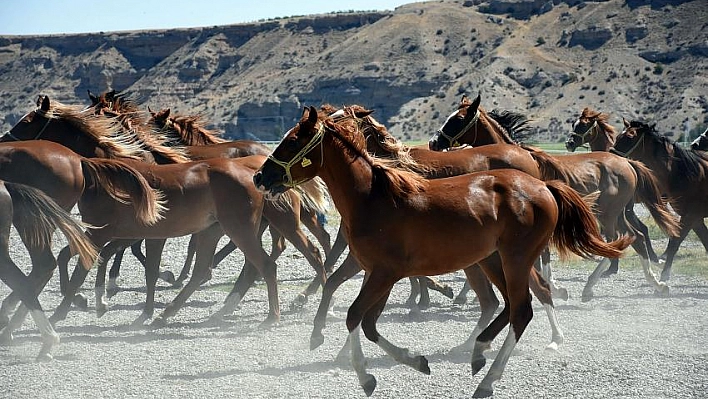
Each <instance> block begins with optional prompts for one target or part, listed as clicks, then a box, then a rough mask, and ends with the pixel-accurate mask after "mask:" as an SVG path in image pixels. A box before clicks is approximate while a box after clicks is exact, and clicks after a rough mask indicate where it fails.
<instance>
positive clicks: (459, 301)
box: [452, 295, 467, 305]
mask: <svg viewBox="0 0 708 399" xmlns="http://www.w3.org/2000/svg"><path fill="white" fill-rule="evenodd" d="M452 303H454V304H455V305H464V304H466V303H467V297H466V296H464V295H458V296H456V297H455V299H454V300H453V301H452Z"/></svg>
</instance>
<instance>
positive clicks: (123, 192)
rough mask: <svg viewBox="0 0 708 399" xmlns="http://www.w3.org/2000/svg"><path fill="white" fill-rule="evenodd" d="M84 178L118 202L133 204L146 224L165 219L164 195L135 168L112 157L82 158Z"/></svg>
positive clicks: (138, 215) (140, 218)
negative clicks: (163, 217) (163, 215)
mask: <svg viewBox="0 0 708 399" xmlns="http://www.w3.org/2000/svg"><path fill="white" fill-rule="evenodd" d="M81 166H82V167H83V171H84V178H85V179H86V180H87V181H88V182H89V184H87V187H89V186H90V183H93V185H94V186H95V187H96V188H98V187H100V188H102V189H103V190H105V192H106V193H108V195H110V196H111V197H113V198H114V199H115V200H116V201H119V202H122V203H125V204H128V203H131V204H133V208H134V209H135V213H136V215H137V217H138V220H140V221H141V222H142V223H144V224H145V225H152V224H155V223H157V222H158V221H159V220H160V219H162V214H163V213H164V212H165V210H166V208H165V205H164V200H163V195H162V193H161V192H160V191H159V190H155V189H153V188H152V187H150V184H148V182H147V180H145V178H144V177H143V176H142V175H141V174H140V172H138V171H137V170H135V169H134V168H132V167H130V166H128V165H126V164H125V163H123V162H120V161H117V160H112V159H100V158H84V159H82V160H81Z"/></svg>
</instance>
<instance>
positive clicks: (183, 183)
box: [9, 97, 326, 325]
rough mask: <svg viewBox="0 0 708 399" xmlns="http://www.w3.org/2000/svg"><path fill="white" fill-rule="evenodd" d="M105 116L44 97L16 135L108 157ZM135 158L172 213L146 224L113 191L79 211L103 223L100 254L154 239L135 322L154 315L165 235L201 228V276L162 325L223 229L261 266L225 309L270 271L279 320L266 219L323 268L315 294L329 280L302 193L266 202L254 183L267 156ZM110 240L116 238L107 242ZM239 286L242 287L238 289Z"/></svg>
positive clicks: (205, 264) (204, 267) (274, 316)
mask: <svg viewBox="0 0 708 399" xmlns="http://www.w3.org/2000/svg"><path fill="white" fill-rule="evenodd" d="M104 119H105V118H99V117H96V116H94V115H92V114H90V113H85V112H80V111H78V112H77V110H76V109H75V108H74V107H68V106H62V105H61V104H58V103H57V104H52V103H50V100H49V98H48V97H44V98H43V99H42V103H41V105H40V107H39V108H37V109H36V110H34V111H32V112H30V113H29V114H27V115H26V116H25V117H24V118H23V119H22V120H20V122H18V123H17V124H16V125H15V127H13V129H12V130H11V131H10V133H9V134H11V135H12V137H14V138H16V139H38V140H51V141H57V142H59V143H61V144H64V145H67V146H70V148H72V149H74V148H76V149H77V150H80V151H82V152H84V153H87V154H94V155H95V154H97V153H98V152H99V151H100V152H103V153H105V154H106V156H111V155H112V153H111V150H112V149H111V148H108V147H106V146H105V145H104V139H105V138H104V136H103V135H102V133H101V132H100V129H99V128H97V127H95V126H93V124H94V123H98V127H100V126H101V124H103V123H104V122H103V121H104ZM97 121H98V122H97ZM38 132H39V133H41V134H38ZM108 139H109V140H112V141H109V142H110V143H112V144H114V145H115V144H116V143H117V142H118V141H120V138H116V136H111V137H109V138H108ZM134 158H135V157H133V159H131V158H122V159H123V161H122V162H123V163H130V165H131V167H132V168H134V170H138V171H139V172H140V174H142V175H143V176H144V179H143V181H145V180H147V182H146V183H145V185H146V187H147V188H148V189H150V186H153V187H155V188H158V189H160V190H161V191H162V192H163V193H164V203H165V206H166V208H167V210H166V211H165V213H164V215H163V216H164V217H163V218H162V219H160V220H159V221H158V222H157V223H155V224H153V225H149V226H146V225H145V224H144V223H140V222H139V221H138V220H136V218H135V217H133V216H132V215H129V214H126V210H125V205H124V204H122V203H120V202H118V201H113V202H112V203H110V202H107V199H106V198H105V197H106V196H105V195H103V194H102V193H96V194H94V195H91V196H87V195H86V194H84V196H83V197H82V199H81V202H80V203H79V209H80V211H81V214H82V218H83V219H84V220H85V221H86V222H87V223H89V224H91V225H92V226H104V227H102V228H94V229H91V239H92V240H93V242H94V243H96V245H97V246H98V247H103V249H102V252H101V256H102V257H104V258H107V257H109V256H110V254H112V253H113V252H114V251H115V250H116V249H117V248H119V247H120V246H122V245H125V243H126V242H125V240H127V241H129V242H132V240H137V239H141V238H149V239H153V240H154V241H153V244H152V245H151V248H146V250H147V252H148V254H147V258H148V260H149V262H148V265H146V285H147V300H146V306H145V309H144V311H143V313H142V314H141V316H140V317H139V318H138V319H137V320H136V322H137V323H142V322H143V321H145V320H147V319H148V318H150V317H152V313H153V311H154V288H155V282H156V279H157V271H158V266H159V259H160V255H161V252H162V247H163V245H164V239H165V238H169V237H178V236H182V235H185V234H190V233H198V235H199V238H198V241H197V264H198V266H195V273H194V274H193V275H192V278H191V279H190V282H189V283H188V284H187V285H186V286H185V287H184V288H183V289H182V291H181V292H180V293H179V294H178V295H177V297H176V298H175V299H174V300H173V301H172V302H171V303H170V304H169V305H168V306H167V308H166V309H165V311H164V312H163V313H162V315H161V316H160V318H158V319H156V320H155V324H158V325H159V324H162V323H164V322H165V320H166V319H167V318H168V317H170V316H171V315H173V314H174V313H175V312H177V311H178V310H179V309H180V307H181V306H183V304H184V303H185V301H186V299H187V298H188V297H189V296H190V295H191V293H192V292H194V290H196V288H197V287H198V286H199V285H200V283H201V282H202V281H203V280H204V278H206V277H207V276H208V274H209V272H210V269H209V265H211V262H212V257H213V254H214V250H215V246H216V245H217V242H218V239H219V238H220V237H221V235H223V233H224V232H225V233H226V234H227V235H228V236H229V237H230V238H231V239H232V240H233V241H234V242H235V243H237V245H239V247H240V248H241V249H242V251H243V252H244V254H245V257H246V259H248V261H249V262H251V263H253V265H254V266H255V269H253V270H254V271H253V272H251V273H248V274H247V275H245V276H244V275H243V274H242V278H239V279H238V280H237V282H236V284H235V286H234V290H233V291H232V293H231V294H230V295H229V296H228V298H227V300H226V304H225V305H224V307H223V308H222V309H221V310H220V311H219V312H218V314H223V313H226V312H229V311H233V308H234V307H235V306H236V304H238V302H239V301H240V300H241V299H242V298H243V294H245V290H247V289H248V287H250V285H251V284H252V282H253V280H254V279H255V278H256V271H257V272H260V273H261V275H263V276H264V279H265V280H266V284H267V286H268V294H269V314H268V317H267V319H266V321H265V323H272V322H275V321H277V320H279V316H280V309H279V302H278V293H277V281H276V270H275V269H276V264H275V262H274V261H273V260H272V259H270V258H269V256H268V255H267V254H266V253H265V251H264V250H263V248H262V246H261V245H260V240H259V225H260V223H261V218H262V216H264V217H265V219H266V220H267V221H268V222H269V223H270V224H272V225H273V226H275V227H276V228H277V229H278V231H279V232H280V233H281V234H283V235H285V237H286V238H287V239H288V240H289V241H291V242H293V244H294V245H295V246H296V247H297V248H298V249H299V250H300V251H301V252H303V254H304V255H305V256H306V258H307V259H308V261H310V263H311V264H312V265H313V268H315V269H316V272H317V277H316V278H315V279H314V280H313V283H312V284H311V285H310V287H308V290H309V291H308V293H311V292H312V291H313V289H314V290H316V289H317V287H318V286H319V284H321V283H323V282H324V281H325V280H326V277H325V272H324V269H323V267H322V259H321V257H320V255H319V251H318V250H317V248H316V247H315V246H314V245H312V244H311V243H309V240H307V237H306V236H305V235H304V233H303V232H302V231H301V230H300V229H299V228H298V227H299V217H298V215H297V213H296V211H297V210H299V208H300V207H299V202H298V201H299V196H298V195H295V194H294V193H293V195H290V196H288V198H287V200H289V201H290V202H284V203H272V202H269V201H268V202H266V201H264V198H263V195H262V194H261V193H259V192H258V191H257V190H256V189H255V187H254V185H253V181H252V179H251V177H252V175H253V173H254V171H255V170H257V169H258V167H259V166H260V165H261V164H262V162H263V161H264V160H265V157H263V156H251V157H244V158H236V159H211V160H205V161H193V162H187V163H180V164H171V165H155V164H147V163H145V162H143V161H141V160H138V159H134ZM148 182H149V184H148ZM115 240H124V242H122V243H121V242H115ZM111 241H113V242H111ZM109 242H111V243H110V244H109V245H106V246H105V247H104V245H105V244H107V243H109ZM152 247H154V248H152ZM105 266H106V265H105V262H102V263H101V265H99V273H98V276H97V278H96V286H97V289H96V295H97V305H96V308H97V312H99V315H100V314H102V312H105V311H106V310H107V304H106V303H105V301H104V300H103V295H104V293H105V285H104V283H105ZM86 274H87V273H86V271H85V270H83V269H81V268H76V269H74V275H73V276H72V279H71V281H72V283H71V284H70V285H69V290H68V291H67V295H66V296H65V298H64V300H63V301H62V303H61V304H60V306H59V307H58V308H57V310H56V311H55V313H54V314H53V315H52V320H61V319H62V318H64V317H65V316H66V313H67V312H68V310H69V305H70V303H71V298H72V297H73V294H74V293H75V292H76V290H78V288H79V287H80V285H81V283H82V282H83V280H84V279H85V277H86ZM241 287H245V288H241ZM237 288H238V289H242V291H237Z"/></svg>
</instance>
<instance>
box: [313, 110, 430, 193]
mask: <svg viewBox="0 0 708 399" xmlns="http://www.w3.org/2000/svg"><path fill="white" fill-rule="evenodd" d="M344 111H345V112H346V113H347V114H348V116H349V117H347V118H337V119H336V120H335V119H334V118H331V117H329V115H326V116H324V118H323V117H320V121H321V122H322V123H324V126H325V127H326V128H327V129H328V130H329V131H330V132H331V133H333V135H334V136H335V137H337V138H338V140H335V141H334V143H335V146H337V147H339V149H340V150H342V151H347V152H349V153H350V154H352V155H353V156H354V157H355V158H361V159H363V160H364V161H365V162H366V163H367V164H368V165H369V166H370V167H371V172H372V179H373V181H372V192H376V193H380V194H383V195H384V196H386V197H388V198H389V199H390V200H391V201H393V202H394V203H398V201H399V200H401V199H404V198H406V197H407V196H408V195H410V194H415V193H419V192H421V191H423V190H424V189H425V187H426V180H425V179H424V178H423V177H421V176H420V175H418V174H416V173H414V172H410V171H407V170H402V169H396V168H394V167H393V166H392V163H391V160H388V159H384V158H378V157H375V156H373V155H370V154H369V153H368V152H367V151H366V143H365V141H364V135H363V134H362V133H361V132H360V127H359V125H358V123H357V118H356V117H355V116H354V113H353V111H352V110H351V109H348V108H345V109H344Z"/></svg>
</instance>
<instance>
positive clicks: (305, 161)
mask: <svg viewBox="0 0 708 399" xmlns="http://www.w3.org/2000/svg"><path fill="white" fill-rule="evenodd" d="M300 165H301V166H302V167H303V168H306V167H308V166H310V165H312V161H310V160H309V159H308V158H303V159H302V162H300Z"/></svg>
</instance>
